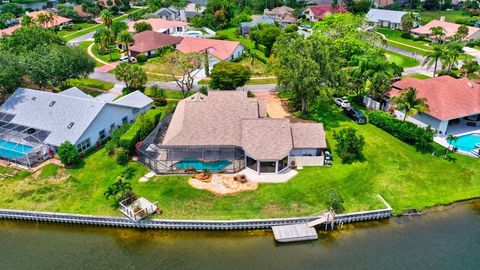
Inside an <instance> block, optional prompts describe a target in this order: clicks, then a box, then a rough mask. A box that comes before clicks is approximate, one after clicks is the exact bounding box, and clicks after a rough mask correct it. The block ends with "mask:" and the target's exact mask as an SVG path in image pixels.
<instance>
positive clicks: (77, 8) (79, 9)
mask: <svg viewBox="0 0 480 270" xmlns="http://www.w3.org/2000/svg"><path fill="white" fill-rule="evenodd" d="M73 10H75V11H76V12H77V14H78V17H81V18H87V17H92V14H90V13H88V12H86V11H85V10H83V7H82V5H76V6H74V7H73Z"/></svg>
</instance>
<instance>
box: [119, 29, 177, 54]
mask: <svg viewBox="0 0 480 270" xmlns="http://www.w3.org/2000/svg"><path fill="white" fill-rule="evenodd" d="M182 39H183V38H181V37H174V36H170V35H166V34H162V33H157V32H155V31H144V32H141V33H138V34H136V35H134V36H133V40H134V43H133V45H131V46H129V48H128V49H129V54H130V56H133V57H137V56H138V55H139V54H145V55H146V56H148V57H150V56H151V55H152V54H153V53H155V52H156V51H157V50H158V49H160V48H163V47H166V46H176V45H177V44H179V43H180V42H181V41H182Z"/></svg>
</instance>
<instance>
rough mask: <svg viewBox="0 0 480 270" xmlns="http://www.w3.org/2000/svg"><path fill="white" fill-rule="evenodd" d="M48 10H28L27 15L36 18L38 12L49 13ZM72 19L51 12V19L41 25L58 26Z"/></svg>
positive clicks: (47, 26)
mask: <svg viewBox="0 0 480 270" xmlns="http://www.w3.org/2000/svg"><path fill="white" fill-rule="evenodd" d="M49 13H50V12H48V11H45V10H39V11H32V12H28V13H27V15H28V16H30V17H32V19H34V20H35V19H37V18H38V15H40V14H45V15H47V14H49ZM21 19H22V18H19V20H21ZM71 21H72V19H69V18H65V17H62V16H60V15H58V14H55V13H53V21H50V22H45V23H44V24H43V25H42V26H43V27H46V28H49V27H55V26H59V25H61V24H64V23H67V22H71Z"/></svg>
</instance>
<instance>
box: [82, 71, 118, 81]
mask: <svg viewBox="0 0 480 270" xmlns="http://www.w3.org/2000/svg"><path fill="white" fill-rule="evenodd" d="M89 77H90V78H92V79H97V80H101V81H106V82H111V83H114V84H121V83H122V82H120V81H118V80H117V79H115V76H114V75H113V74H110V73H107V72H101V71H98V70H95V71H94V72H93V73H92V74H90V76H89Z"/></svg>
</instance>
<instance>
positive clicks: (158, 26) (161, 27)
mask: <svg viewBox="0 0 480 270" xmlns="http://www.w3.org/2000/svg"><path fill="white" fill-rule="evenodd" d="M137 22H146V23H149V24H150V25H151V26H152V30H153V31H155V32H163V31H165V30H167V29H169V28H173V27H183V26H188V23H186V22H181V21H167V20H164V19H158V18H152V19H146V20H138V21H135V22H129V23H128V31H130V32H135V28H134V25H135V23H137Z"/></svg>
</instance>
